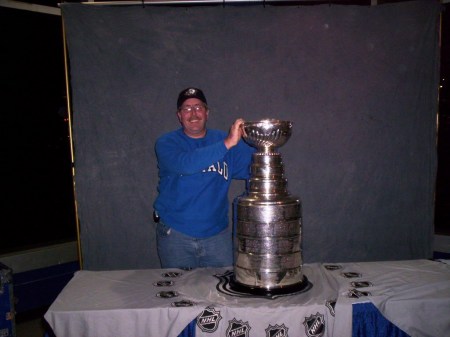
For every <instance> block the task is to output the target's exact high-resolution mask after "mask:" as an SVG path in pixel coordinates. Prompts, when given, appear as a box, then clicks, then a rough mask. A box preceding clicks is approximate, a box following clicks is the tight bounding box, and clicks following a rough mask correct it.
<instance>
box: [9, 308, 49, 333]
mask: <svg viewBox="0 0 450 337" xmlns="http://www.w3.org/2000/svg"><path fill="white" fill-rule="evenodd" d="M46 311H47V307H45V308H40V309H37V310H32V311H30V312H27V313H21V314H18V315H17V316H16V337H44V336H46V333H47V332H48V331H49V330H48V326H47V323H46V322H45V320H44V314H45V312H46ZM48 337H51V334H50V333H49V335H48Z"/></svg>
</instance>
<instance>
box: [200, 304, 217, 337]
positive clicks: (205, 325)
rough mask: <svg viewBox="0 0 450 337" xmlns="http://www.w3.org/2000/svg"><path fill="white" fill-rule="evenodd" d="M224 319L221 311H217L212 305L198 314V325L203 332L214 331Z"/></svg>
mask: <svg viewBox="0 0 450 337" xmlns="http://www.w3.org/2000/svg"><path fill="white" fill-rule="evenodd" d="M221 319H222V316H220V311H216V310H215V309H214V308H212V307H207V308H206V309H205V310H203V312H202V313H201V314H200V315H198V316H197V326H198V327H199V328H200V329H201V330H202V331H203V332H209V333H211V332H214V331H216V330H217V328H218V327H219V321H220V320H221Z"/></svg>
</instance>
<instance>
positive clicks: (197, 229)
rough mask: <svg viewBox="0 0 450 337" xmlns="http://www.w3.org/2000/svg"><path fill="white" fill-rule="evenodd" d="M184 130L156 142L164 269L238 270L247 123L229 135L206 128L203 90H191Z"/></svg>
mask: <svg viewBox="0 0 450 337" xmlns="http://www.w3.org/2000/svg"><path fill="white" fill-rule="evenodd" d="M177 116H178V120H179V121H180V123H181V128H180V129H178V130H175V131H172V132H169V133H167V134H165V135H163V136H161V137H160V138H159V139H158V140H157V141H156V146H155V150H156V156H157V159H158V168H159V187H158V191H159V195H158V197H157V199H156V201H155V203H154V209H155V213H154V215H155V222H157V226H156V240H157V248H158V255H159V258H160V261H161V266H162V267H163V268H184V269H191V268H197V267H223V266H231V265H233V250H232V246H233V243H232V235H231V231H230V229H229V226H228V208H229V205H228V190H229V187H230V184H231V179H247V178H248V177H249V166H250V163H251V154H252V153H253V152H254V149H252V148H251V147H250V146H249V145H247V144H246V143H245V142H244V141H243V140H242V139H241V137H242V129H241V124H242V123H243V122H244V121H243V120H242V119H237V120H236V121H235V122H234V123H233V125H232V126H231V128H230V130H229V133H228V134H227V133H226V132H223V131H220V130H212V129H207V128H206V122H207V121H208V117H209V109H208V106H207V101H206V97H205V95H204V94H203V92H202V90H200V89H197V88H187V89H185V90H183V91H182V92H181V93H180V94H179V96H178V100H177Z"/></svg>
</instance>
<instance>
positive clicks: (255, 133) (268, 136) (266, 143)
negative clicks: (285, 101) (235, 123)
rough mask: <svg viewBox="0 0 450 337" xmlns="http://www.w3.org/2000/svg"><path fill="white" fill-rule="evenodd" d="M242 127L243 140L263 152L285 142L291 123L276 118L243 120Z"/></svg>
mask: <svg viewBox="0 0 450 337" xmlns="http://www.w3.org/2000/svg"><path fill="white" fill-rule="evenodd" d="M242 128H243V138H244V140H245V141H246V142H247V143H248V144H249V145H251V146H253V147H256V148H257V149H259V150H260V151H263V152H271V151H273V149H274V148H278V147H280V146H282V145H284V144H286V142H287V141H288V140H289V137H291V134H292V123H291V122H289V121H281V120H278V119H263V120H260V121H254V122H244V124H243V126H242Z"/></svg>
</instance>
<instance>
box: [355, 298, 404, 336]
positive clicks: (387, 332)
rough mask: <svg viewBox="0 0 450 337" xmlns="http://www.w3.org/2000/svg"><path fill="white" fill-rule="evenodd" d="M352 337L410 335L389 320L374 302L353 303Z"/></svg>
mask: <svg viewBox="0 0 450 337" xmlns="http://www.w3.org/2000/svg"><path fill="white" fill-rule="evenodd" d="M352 312H353V315H352V316H353V317H352V337H378V336H385V337H410V336H409V335H408V334H406V333H405V332H404V331H403V330H400V329H399V328H398V327H396V326H395V325H394V324H392V323H391V322H390V321H388V320H387V319H386V318H384V316H383V315H382V314H381V312H380V311H379V310H378V309H377V307H376V306H374V305H373V304H372V303H357V304H353V310H352Z"/></svg>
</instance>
